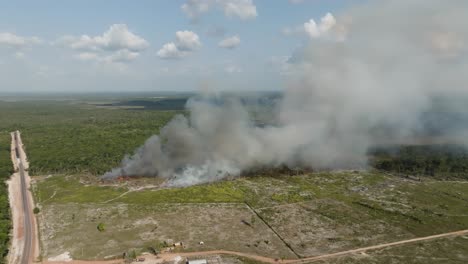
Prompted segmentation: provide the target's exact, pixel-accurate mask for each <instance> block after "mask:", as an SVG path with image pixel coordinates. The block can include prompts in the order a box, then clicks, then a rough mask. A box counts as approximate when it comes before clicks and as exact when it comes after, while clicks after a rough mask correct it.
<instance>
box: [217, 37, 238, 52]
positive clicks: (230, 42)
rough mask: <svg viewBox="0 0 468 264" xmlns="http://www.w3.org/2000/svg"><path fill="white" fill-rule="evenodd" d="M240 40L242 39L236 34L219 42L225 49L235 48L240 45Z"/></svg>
mask: <svg viewBox="0 0 468 264" xmlns="http://www.w3.org/2000/svg"><path fill="white" fill-rule="evenodd" d="M240 42H241V41H240V38H239V36H237V35H236V36H232V37H228V38H225V39H223V40H221V41H220V42H219V43H218V46H219V47H221V48H225V49H234V48H235V47H237V46H239V44H240Z"/></svg>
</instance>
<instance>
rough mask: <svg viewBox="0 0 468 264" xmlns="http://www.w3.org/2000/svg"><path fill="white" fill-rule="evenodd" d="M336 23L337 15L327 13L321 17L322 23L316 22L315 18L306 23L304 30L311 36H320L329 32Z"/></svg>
mask: <svg viewBox="0 0 468 264" xmlns="http://www.w3.org/2000/svg"><path fill="white" fill-rule="evenodd" d="M335 25H336V20H335V17H334V16H333V15H332V14H331V13H327V14H326V15H325V16H323V17H322V18H321V19H320V23H316V22H315V21H314V20H313V19H311V20H310V21H309V22H306V23H304V30H305V32H306V33H307V35H308V36H309V37H311V38H319V37H321V36H323V35H325V34H328V32H329V31H330V30H331V29H332V28H333V27H334V26H335Z"/></svg>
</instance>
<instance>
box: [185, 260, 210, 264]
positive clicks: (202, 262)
mask: <svg viewBox="0 0 468 264" xmlns="http://www.w3.org/2000/svg"><path fill="white" fill-rule="evenodd" d="M188 264H208V262H207V261H206V259H194V260H189V261H188Z"/></svg>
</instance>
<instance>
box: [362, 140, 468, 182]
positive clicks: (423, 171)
mask: <svg viewBox="0 0 468 264" xmlns="http://www.w3.org/2000/svg"><path fill="white" fill-rule="evenodd" d="M369 156H370V164H371V166H373V167H375V168H376V169H379V170H384V171H389V172H394V173H398V174H404V175H414V176H430V177H436V178H440V179H452V178H455V179H464V180H468V149H467V148H466V147H465V146H461V145H416V146H386V147H378V148H373V149H371V150H370V151H369Z"/></svg>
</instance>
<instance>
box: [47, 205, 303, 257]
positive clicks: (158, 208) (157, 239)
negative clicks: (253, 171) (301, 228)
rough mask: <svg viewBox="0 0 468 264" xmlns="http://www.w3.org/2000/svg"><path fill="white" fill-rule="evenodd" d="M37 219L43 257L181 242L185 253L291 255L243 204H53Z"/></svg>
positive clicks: (109, 252)
mask: <svg viewBox="0 0 468 264" xmlns="http://www.w3.org/2000/svg"><path fill="white" fill-rule="evenodd" d="M40 219H41V221H40V223H41V237H42V245H43V255H44V256H46V257H52V256H56V255H59V254H62V253H63V252H66V251H68V252H70V254H71V256H72V257H73V258H78V259H94V258H95V259H102V258H104V257H106V256H107V257H108V256H122V254H123V253H124V252H127V251H129V250H130V249H133V248H135V249H144V248H146V247H150V246H151V247H158V245H160V244H161V243H162V242H163V241H165V242H167V243H169V244H171V243H175V242H179V241H182V242H183V243H184V245H185V249H184V250H187V251H199V250H213V249H219V248H222V249H226V250H234V251H242V252H250V253H255V254H259V255H266V256H276V257H278V258H279V257H287V258H294V254H293V253H292V252H291V251H289V249H288V248H287V247H286V246H285V245H284V244H283V243H282V242H281V241H280V240H279V238H278V237H276V235H275V234H274V233H273V232H272V231H271V230H270V229H269V228H268V227H267V226H266V225H265V224H264V223H263V222H262V221H261V220H260V219H258V218H257V216H256V215H255V214H254V213H253V212H251V211H250V210H249V209H248V208H247V207H246V206H245V205H244V204H222V203H217V204H208V203H206V204H175V203H174V204H157V205H152V206H146V205H128V204H112V205H108V206H102V205H101V204H72V203H68V204H54V205H49V206H46V207H44V209H43V213H42V214H41V218H40ZM242 221H248V223H249V224H250V225H247V224H245V223H243V222H242ZM99 223H103V224H104V225H105V230H104V231H102V232H100V231H99V230H98V229H97V225H98V224H99ZM200 241H203V242H204V245H200V244H199V242H200Z"/></svg>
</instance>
